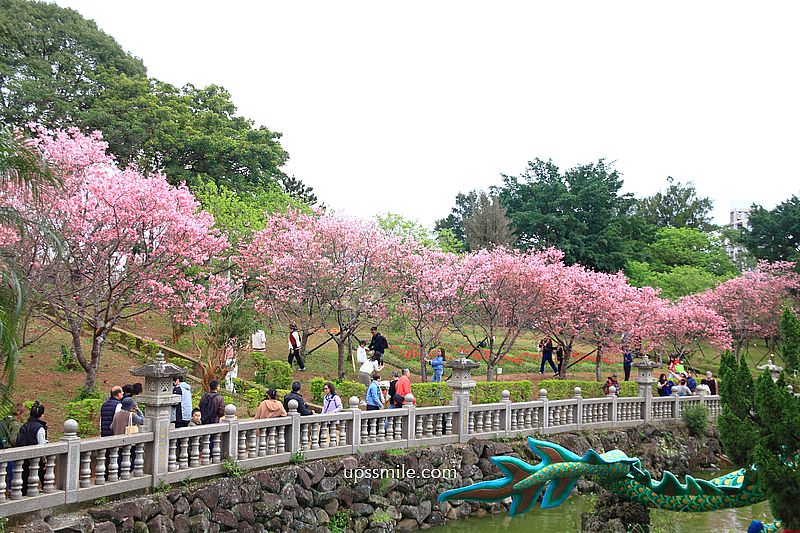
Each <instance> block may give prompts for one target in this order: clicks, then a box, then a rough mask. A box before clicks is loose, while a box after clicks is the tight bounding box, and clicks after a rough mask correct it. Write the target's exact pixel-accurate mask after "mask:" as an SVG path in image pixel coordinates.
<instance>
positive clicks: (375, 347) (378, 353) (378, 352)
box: [367, 326, 389, 366]
mask: <svg viewBox="0 0 800 533" xmlns="http://www.w3.org/2000/svg"><path fill="white" fill-rule="evenodd" d="M369 331H370V333H372V340H371V341H369V346H368V347H367V349H368V350H372V356H373V357H374V358H376V359H377V360H378V364H380V365H381V366H383V354H384V353H386V350H388V349H389V341H387V340H386V337H384V336H383V335H381V334H380V332H379V331H378V327H377V326H372V327H371V328H369Z"/></svg>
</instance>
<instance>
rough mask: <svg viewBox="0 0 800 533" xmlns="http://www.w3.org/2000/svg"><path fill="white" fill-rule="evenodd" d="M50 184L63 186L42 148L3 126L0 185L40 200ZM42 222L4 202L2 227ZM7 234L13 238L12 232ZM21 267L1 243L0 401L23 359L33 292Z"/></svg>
mask: <svg viewBox="0 0 800 533" xmlns="http://www.w3.org/2000/svg"><path fill="white" fill-rule="evenodd" d="M48 184H49V185H55V186H60V181H59V180H58V178H57V177H56V176H55V174H53V173H52V172H51V171H50V169H49V167H48V165H47V162H46V161H44V159H43V158H42V157H41V155H40V154H39V152H38V151H36V150H34V149H32V148H31V147H30V146H29V145H28V143H27V142H26V141H25V139H23V138H22V137H20V136H18V135H16V134H15V133H14V132H13V131H11V130H10V129H9V128H0V186H2V187H3V188H6V187H13V188H15V189H22V190H26V191H27V192H28V193H29V194H30V196H31V198H32V199H33V200H36V199H37V198H38V194H39V190H40V188H41V186H43V185H48ZM42 223H43V222H42V221H37V220H29V219H27V218H26V217H25V216H23V215H22V214H21V213H20V212H19V211H18V210H17V209H16V208H15V207H13V206H11V205H2V206H0V228H3V229H4V230H5V231H6V232H7V231H16V232H19V233H24V232H25V231H27V230H28V229H29V228H30V227H32V226H39V225H40V224H42ZM44 233H45V234H46V235H49V236H50V238H51V239H52V241H53V244H54V245H55V246H54V247H53V249H54V250H56V251H57V250H58V246H57V245H58V242H57V239H56V238H55V236H53V235H52V234H50V233H49V232H44ZM3 238H4V239H5V238H9V239H13V237H10V236H9V235H5V236H4V237H3ZM20 270H21V269H20V266H19V264H18V261H17V258H16V257H15V256H14V255H13V254H10V253H7V252H6V251H5V250H3V248H2V247H0V366H2V372H0V375H1V376H2V381H1V382H0V401H2V400H4V399H5V397H6V394H7V393H8V391H9V390H10V389H11V388H12V387H13V385H14V375H15V372H16V368H17V365H18V363H19V332H20V331H19V330H20V327H21V324H22V316H23V312H24V310H25V306H26V303H27V301H28V295H29V293H30V292H29V291H28V289H27V286H26V285H25V278H24V275H23V273H22V272H21V271H20Z"/></svg>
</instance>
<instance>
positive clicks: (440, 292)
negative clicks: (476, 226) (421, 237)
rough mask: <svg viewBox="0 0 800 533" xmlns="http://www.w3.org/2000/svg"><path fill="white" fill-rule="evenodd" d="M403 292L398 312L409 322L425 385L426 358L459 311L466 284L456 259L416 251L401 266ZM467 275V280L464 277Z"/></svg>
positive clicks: (445, 254)
mask: <svg viewBox="0 0 800 533" xmlns="http://www.w3.org/2000/svg"><path fill="white" fill-rule="evenodd" d="M402 268H403V275H402V283H403V287H402V292H401V296H400V301H399V303H398V304H397V311H398V312H399V313H401V314H402V315H403V316H404V317H405V318H406V319H407V320H408V322H409V325H410V327H411V330H412V331H413V335H414V339H415V341H416V343H417V346H418V347H419V357H420V368H421V376H422V381H427V379H428V378H427V376H428V373H427V366H426V362H425V358H426V356H427V355H428V351H429V350H430V349H431V347H433V346H436V345H437V344H439V341H440V337H441V334H442V331H443V330H444V329H445V328H446V327H447V326H448V324H449V323H450V320H451V318H452V317H453V315H454V313H456V312H457V311H458V310H459V308H460V307H461V296H462V294H463V287H464V284H465V283H466V282H468V277H469V276H468V274H467V272H466V270H465V269H461V268H459V261H458V257H457V256H455V255H454V254H451V253H444V252H440V251H438V250H432V249H430V248H425V247H419V248H417V249H416V250H415V252H414V253H412V254H410V255H409V256H407V257H406V258H405V261H403V263H402ZM465 275H466V277H465Z"/></svg>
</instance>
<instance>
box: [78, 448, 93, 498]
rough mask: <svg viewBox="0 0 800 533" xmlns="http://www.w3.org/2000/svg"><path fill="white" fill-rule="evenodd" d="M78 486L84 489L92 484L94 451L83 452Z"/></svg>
mask: <svg viewBox="0 0 800 533" xmlns="http://www.w3.org/2000/svg"><path fill="white" fill-rule="evenodd" d="M78 486H79V487H80V488H82V489H85V488H86V487H91V486H92V452H82V453H81V473H80V480H79V482H78Z"/></svg>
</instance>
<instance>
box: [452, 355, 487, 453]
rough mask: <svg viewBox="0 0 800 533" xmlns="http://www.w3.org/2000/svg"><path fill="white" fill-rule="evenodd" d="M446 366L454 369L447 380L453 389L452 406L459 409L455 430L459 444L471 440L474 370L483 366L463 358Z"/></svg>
mask: <svg viewBox="0 0 800 533" xmlns="http://www.w3.org/2000/svg"><path fill="white" fill-rule="evenodd" d="M445 366H447V367H449V368H450V369H452V374H451V376H450V379H449V380H447V384H448V385H449V386H450V387H451V388H452V389H453V400H452V403H451V405H455V406H457V407H458V413H457V416H456V419H455V421H454V422H455V424H454V425H455V427H454V428H453V430H454V431H456V432H457V433H458V442H467V441H468V440H469V405H470V400H469V395H470V392H471V391H472V389H474V388H475V385H476V383H475V380H473V379H472V370H473V369H475V368H478V367H479V366H481V365H479V364H478V363H476V362H475V361H471V360H469V359H467V358H465V357H462V358H461V359H453V360H451V361H449V362H447V363H445Z"/></svg>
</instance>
